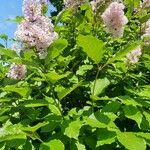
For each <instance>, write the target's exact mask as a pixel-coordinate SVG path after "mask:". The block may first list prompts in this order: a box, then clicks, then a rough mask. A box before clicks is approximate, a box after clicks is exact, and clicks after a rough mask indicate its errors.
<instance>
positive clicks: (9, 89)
mask: <svg viewBox="0 0 150 150" xmlns="http://www.w3.org/2000/svg"><path fill="white" fill-rule="evenodd" d="M2 90H3V91H6V92H15V93H18V94H20V95H21V96H22V97H28V96H29V94H30V92H31V89H30V88H29V87H16V86H15V85H7V86H5V87H4V88H2Z"/></svg>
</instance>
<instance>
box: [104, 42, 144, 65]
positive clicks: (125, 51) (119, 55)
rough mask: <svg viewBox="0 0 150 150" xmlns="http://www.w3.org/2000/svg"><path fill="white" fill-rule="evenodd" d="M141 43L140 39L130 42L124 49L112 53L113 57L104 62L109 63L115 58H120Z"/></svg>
mask: <svg viewBox="0 0 150 150" xmlns="http://www.w3.org/2000/svg"><path fill="white" fill-rule="evenodd" d="M140 45H141V41H136V42H134V43H132V44H131V43H130V44H129V45H128V46H127V47H126V48H125V49H123V50H120V51H119V52H118V53H116V54H115V55H114V57H112V58H110V59H109V60H108V61H107V63H106V64H111V63H113V62H114V61H116V60H122V59H123V58H124V57H125V56H126V55H127V54H128V53H130V52H131V51H133V50H134V49H136V48H137V47H139V46H140Z"/></svg>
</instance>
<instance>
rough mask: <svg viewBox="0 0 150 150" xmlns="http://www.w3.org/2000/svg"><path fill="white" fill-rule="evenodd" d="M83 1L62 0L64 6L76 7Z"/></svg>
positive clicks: (83, 1)
mask: <svg viewBox="0 0 150 150" xmlns="http://www.w3.org/2000/svg"><path fill="white" fill-rule="evenodd" d="M83 3H85V0H64V5H65V7H66V8H78V7H79V6H80V5H81V4H83Z"/></svg>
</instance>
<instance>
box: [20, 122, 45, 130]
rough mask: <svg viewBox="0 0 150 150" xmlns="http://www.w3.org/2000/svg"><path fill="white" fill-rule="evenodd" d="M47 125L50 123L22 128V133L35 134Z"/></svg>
mask: <svg viewBox="0 0 150 150" xmlns="http://www.w3.org/2000/svg"><path fill="white" fill-rule="evenodd" d="M47 124H48V122H41V123H38V124H37V125H35V126H32V127H21V129H22V131H25V132H35V131H36V130H38V129H40V128H41V127H44V126H46V125H47Z"/></svg>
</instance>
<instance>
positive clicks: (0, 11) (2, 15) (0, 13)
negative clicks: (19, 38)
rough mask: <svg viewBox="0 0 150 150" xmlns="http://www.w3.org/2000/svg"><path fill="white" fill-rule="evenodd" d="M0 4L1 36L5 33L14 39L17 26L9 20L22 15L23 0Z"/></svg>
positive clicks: (9, 0)
mask: <svg viewBox="0 0 150 150" xmlns="http://www.w3.org/2000/svg"><path fill="white" fill-rule="evenodd" d="M0 2H1V4H0V34H1V33H4V34H6V35H8V36H9V37H10V38H13V35H14V32H15V30H16V24H15V23H14V22H10V21H7V19H9V18H14V17H15V16H20V15H22V8H21V6H22V0H0ZM0 43H2V40H0Z"/></svg>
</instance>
